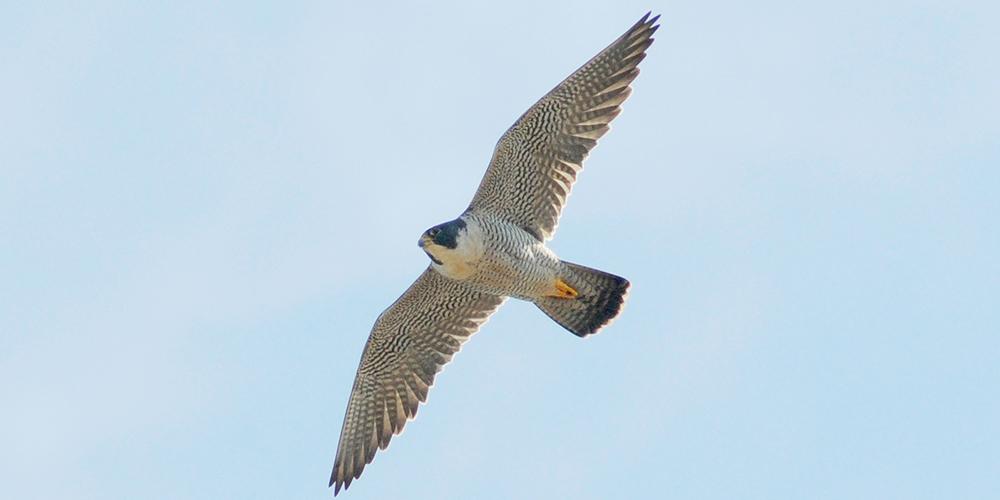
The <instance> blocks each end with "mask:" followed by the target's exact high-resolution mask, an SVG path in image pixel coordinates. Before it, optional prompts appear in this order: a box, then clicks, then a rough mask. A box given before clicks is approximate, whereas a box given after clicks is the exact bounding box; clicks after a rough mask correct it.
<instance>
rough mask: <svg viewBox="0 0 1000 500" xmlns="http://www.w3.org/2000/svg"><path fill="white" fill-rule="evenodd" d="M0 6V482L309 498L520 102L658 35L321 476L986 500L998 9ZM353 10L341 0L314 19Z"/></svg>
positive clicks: (177, 494) (687, 492)
mask: <svg viewBox="0 0 1000 500" xmlns="http://www.w3.org/2000/svg"><path fill="white" fill-rule="evenodd" d="M361 4H363V2H332V3H331V2H314V3H307V4H299V3H296V4H290V3H282V4H280V5H279V4H278V3H272V2H215V3H212V4H211V5H206V4H205V3H204V2H157V3H138V2H136V3H125V2H121V3H116V2H85V3H57V2H54V3H48V4H42V3H36V2H20V5H12V4H11V3H6V4H4V6H3V7H0V72H2V75H0V114H2V116H3V119H2V120H0V174H2V176H0V234H2V238H3V239H2V245H0V401H2V402H3V403H2V406H3V410H2V411H0V471H3V472H2V476H3V480H2V481H0V497H3V498H11V499H14V498H16V499H20V500H26V499H35V498H37V499H52V498H65V499H135V498H142V499H181V498H183V499H189V498H190V499H220V498H241V499H250V498H253V499H256V498H260V499H276V498H295V499H312V498H315V499H319V498H326V497H328V496H329V495H331V494H332V491H331V490H328V489H327V488H326V481H327V478H328V475H329V471H330V467H331V465H332V461H333V454H334V451H335V447H336V440H337V436H338V432H339V430H340V425H341V418H342V416H343V411H344V408H345V405H346V402H347V397H348V393H349V391H350V388H351V383H352V381H353V376H354V370H355V368H356V365H357V361H358V358H359V356H360V354H361V348H362V346H363V344H364V342H365V339H366V337H367V334H368V331H369V328H370V327H371V324H372V322H373V320H374V319H375V317H376V316H377V315H378V313H379V312H380V311H381V310H382V309H383V308H384V307H385V306H387V305H388V304H389V303H390V302H391V301H392V300H394V299H395V298H396V296H397V295H398V294H399V293H400V292H401V291H402V290H403V289H404V288H405V287H406V286H407V285H408V284H409V283H410V282H411V281H412V279H413V278H414V277H415V276H417V274H419V272H420V271H421V270H422V269H423V267H424V266H425V265H426V262H427V258H426V257H425V256H424V254H423V253H422V252H421V251H420V250H419V249H418V248H417V247H416V245H415V243H416V239H417V236H419V234H420V233H421V232H422V231H423V230H424V229H426V228H427V227H429V226H431V225H433V224H436V223H438V222H441V221H444V220H448V219H451V218H453V217H454V216H455V215H457V214H458V213H459V212H460V211H461V210H462V209H463V208H464V207H465V206H466V204H467V203H468V200H469V199H470V197H471V196H472V193H473V190H474V188H475V186H476V183H477V182H478V180H479V178H480V176H481V175H482V173H483V170H484V168H485V166H486V163H487V161H488V159H489V156H490V153H491V150H492V147H493V144H494V143H495V141H496V139H497V138H498V137H499V136H500V134H501V133H502V132H503V130H505V129H506V128H507V126H508V125H510V123H511V122H512V121H513V120H514V119H515V118H516V117H517V116H518V115H519V114H520V113H521V112H523V111H524V110H525V109H526V108H527V107H528V105H530V104H531V103H532V102H534V100H535V99H537V98H538V97H540V96H541V95H542V94H544V93H545V92H546V91H548V89H549V88H551V87H552V86H553V85H554V84H555V83H557V82H558V81H559V80H561V79H562V78H563V77H565V76H566V75H567V74H569V72H571V71H572V70H573V69H575V68H576V67H577V66H579V65H580V64H581V63H583V62H584V61H586V60H587V59H588V58H589V57H590V56H592V55H593V54H595V53H596V52H597V51H598V50H600V49H601V48H603V47H604V46H605V45H606V44H607V43H609V42H610V41H611V40H613V39H614V38H615V37H617V36H618V35H619V34H620V33H621V32H622V31H624V30H625V29H626V28H627V27H628V26H630V25H631V24H632V23H633V22H634V21H635V20H636V19H638V17H639V16H641V15H642V14H643V13H644V12H645V11H647V10H649V9H653V10H654V11H655V12H658V13H661V14H663V18H662V21H661V23H662V27H661V29H660V31H659V32H658V33H657V37H656V38H657V41H656V43H655V44H654V45H653V47H652V48H651V49H650V54H649V57H648V58H647V59H646V60H645V61H644V63H643V65H642V74H641V75H640V77H639V79H638V80H637V81H636V82H635V84H634V90H635V92H634V93H633V96H632V98H631V99H630V100H629V102H627V103H626V105H625V110H624V113H622V115H621V117H620V118H619V119H618V120H617V121H616V122H615V124H614V129H613V131H612V132H611V133H610V134H608V135H607V136H605V138H604V139H603V140H602V143H601V145H600V146H599V147H598V148H597V149H596V151H595V152H594V154H593V155H592V156H591V158H590V160H589V161H588V163H587V168H586V170H585V171H584V173H583V174H582V175H581V179H580V181H581V182H579V183H578V184H577V187H576V189H575V191H574V194H573V197H572V200H571V202H570V204H569V207H568V209H567V211H566V212H565V214H564V217H563V220H562V224H561V226H560V228H559V233H558V234H557V236H556V238H555V240H554V241H553V242H552V246H553V248H554V249H555V250H556V251H557V252H558V253H559V254H560V255H561V256H562V257H564V258H566V259H568V260H573V261H576V262H580V263H583V264H586V265H590V266H593V267H598V268H601V269H606V270H608V271H612V272H615V273H617V274H621V275H623V276H625V277H628V278H630V279H631V280H632V282H633V290H632V294H631V298H630V302H629V304H628V306H627V308H626V310H625V312H624V314H623V316H622V317H621V318H620V319H619V320H618V321H617V322H616V323H615V324H614V326H613V327H612V328H610V329H608V330H606V331H604V332H602V333H601V334H600V335H598V336H596V337H593V338H591V339H589V340H587V341H581V340H579V339H577V338H576V337H574V336H573V335H570V334H569V333H567V332H565V331H563V330H562V329H561V328H560V327H559V326H557V325H556V324H554V323H553V322H551V321H550V320H549V319H548V318H546V317H545V316H544V315H543V314H541V313H540V312H538V311H537V310H536V309H535V308H534V307H533V306H530V305H528V304H524V303H519V302H516V301H512V302H509V303H508V304H507V305H506V306H505V307H504V308H503V309H502V310H501V311H500V313H499V314H497V315H496V316H495V317H494V318H493V320H492V321H490V323H489V324H488V325H487V327H486V328H485V329H484V330H483V331H482V332H481V333H480V334H478V335H477V336H476V337H474V338H473V340H472V341H471V342H469V343H468V344H467V345H466V348H465V350H464V351H463V352H462V353H461V354H460V355H459V356H458V357H457V358H456V362H455V363H453V364H451V365H449V366H448V368H447V369H446V370H445V371H444V373H443V374H442V375H441V376H440V377H439V378H438V383H437V385H436V387H435V389H434V391H433V392H432V394H431V397H430V404H429V405H426V406H424V407H423V408H422V409H421V411H420V416H419V417H418V418H417V420H416V421H415V422H413V423H411V424H410V425H409V426H408V427H407V430H406V432H405V433H404V435H403V436H401V437H398V438H396V439H395V440H394V441H393V444H392V446H391V447H390V448H389V450H388V451H387V452H383V453H381V454H380V455H379V456H378V458H377V459H376V461H375V463H374V464H373V465H372V466H370V467H369V468H368V469H367V470H366V471H365V474H364V476H363V477H362V478H361V480H360V481H359V482H357V483H355V484H354V485H352V487H351V489H350V490H348V491H347V494H346V495H344V496H343V498H349V499H367V498H403V497H405V498H414V499H424V498H426V499H449V498H455V499H461V498H476V499H509V498H526V499H534V498H537V499H543V498H545V499H548V498H560V497H561V498H574V499H607V498H679V499H680V498H683V499H732V498H755V499H775V498H789V499H800V498H830V499H844V498H852V499H855V498H871V499H886V498H927V499H938V498H996V497H997V496H998V495H1000V479H998V478H1000V473H998V472H1000V431H998V427H997V422H998V421H1000V398H998V396H997V390H998V389H997V387H998V385H1000V363H998V362H1000V336H998V333H1000V312H998V311H1000V308H998V299H997V297H998V295H1000V224H998V223H997V218H998V216H1000V201H998V200H1000V195H998V192H1000V168H998V167H1000V58H998V57H997V48H998V47H1000V30H998V29H997V26H998V25H1000V8H998V7H997V4H996V3H995V2H986V1H983V2H931V1H926V2H879V3H877V4H874V5H873V4H872V3H870V2H859V1H847V2H823V3H817V2H793V1H787V2H781V1H766V0H765V1H764V2H753V3H748V2H666V3H660V4H647V3H640V2H632V1H625V2H600V3H593V2H590V3H588V2H580V1H560V2H537V1H536V2H518V1H509V2H503V3H497V4H495V5H493V6H489V7H487V6H485V5H474V4H472V3H469V2H451V3H444V2H433V3H431V2H420V3H418V2H413V3H410V2H370V3H368V4H367V5H366V6H362V5H361ZM347 5H351V6H347Z"/></svg>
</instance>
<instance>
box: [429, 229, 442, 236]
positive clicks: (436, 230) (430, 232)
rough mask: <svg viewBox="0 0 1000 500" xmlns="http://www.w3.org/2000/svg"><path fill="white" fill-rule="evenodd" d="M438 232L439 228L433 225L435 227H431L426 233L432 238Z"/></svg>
mask: <svg viewBox="0 0 1000 500" xmlns="http://www.w3.org/2000/svg"><path fill="white" fill-rule="evenodd" d="M440 232H441V230H440V229H438V228H436V227H435V228H431V229H430V230H428V231H427V234H428V235H430V237H431V238H433V237H435V236H437V234H438V233H440Z"/></svg>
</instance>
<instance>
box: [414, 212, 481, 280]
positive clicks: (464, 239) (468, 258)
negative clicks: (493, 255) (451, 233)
mask: <svg viewBox="0 0 1000 500" xmlns="http://www.w3.org/2000/svg"><path fill="white" fill-rule="evenodd" d="M465 223H466V225H465V228H464V229H462V230H461V231H459V232H458V236H457V238H456V239H455V243H456V245H455V248H447V247H443V246H440V245H434V246H433V247H432V248H429V249H428V251H429V252H430V253H431V255H433V256H434V258H435V259H437V260H439V261H441V263H440V264H438V263H437V262H431V265H432V266H434V269H436V270H437V271H438V272H439V273H441V274H443V275H445V276H447V277H449V278H452V279H457V280H463V279H467V278H468V277H470V276H472V275H473V274H474V273H475V272H476V269H477V265H478V264H479V260H480V259H481V258H482V256H483V251H484V248H485V245H484V242H483V230H482V228H481V227H480V226H479V224H477V223H476V222H475V221H471V220H466V221H465Z"/></svg>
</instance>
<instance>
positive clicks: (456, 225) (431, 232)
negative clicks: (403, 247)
mask: <svg viewBox="0 0 1000 500" xmlns="http://www.w3.org/2000/svg"><path fill="white" fill-rule="evenodd" d="M465 228H466V224H465V221H464V220H462V219H461V217H460V218H458V219H455V220H452V221H448V222H445V223H443V224H438V225H436V226H434V227H432V228H430V229H428V230H426V231H424V234H422V235H420V240H419V241H417V245H419V246H420V248H422V249H424V253H426V254H427V256H428V257H430V258H431V260H432V261H434V263H435V264H437V265H439V266H442V265H444V264H445V262H447V261H450V260H452V259H453V258H455V257H456V253H457V252H456V251H457V250H458V247H459V239H461V238H462V236H464V234H465Z"/></svg>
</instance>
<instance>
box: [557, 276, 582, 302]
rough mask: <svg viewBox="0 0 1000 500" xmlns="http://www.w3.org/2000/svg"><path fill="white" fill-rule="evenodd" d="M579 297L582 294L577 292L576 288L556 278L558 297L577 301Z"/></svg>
mask: <svg viewBox="0 0 1000 500" xmlns="http://www.w3.org/2000/svg"><path fill="white" fill-rule="evenodd" d="M578 295H580V292H577V291H576V289H575V288H573V287H571V286H569V284H567V283H566V282H565V281H563V280H562V278H556V294H555V296H556V297H562V298H564V299H575V298H576V297H577V296H578Z"/></svg>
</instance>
